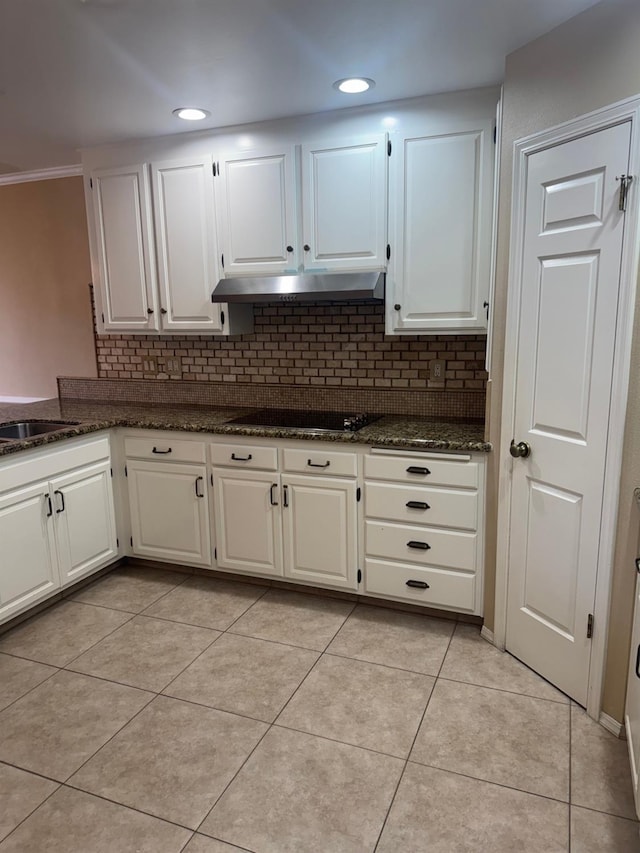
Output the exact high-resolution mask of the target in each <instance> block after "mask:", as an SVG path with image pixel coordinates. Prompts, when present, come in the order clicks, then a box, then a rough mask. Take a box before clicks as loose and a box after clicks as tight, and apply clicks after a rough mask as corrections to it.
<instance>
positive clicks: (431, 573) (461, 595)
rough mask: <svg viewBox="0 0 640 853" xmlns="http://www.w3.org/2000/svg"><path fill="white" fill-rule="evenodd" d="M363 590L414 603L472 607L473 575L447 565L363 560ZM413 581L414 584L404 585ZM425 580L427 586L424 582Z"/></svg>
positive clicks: (473, 596)
mask: <svg viewBox="0 0 640 853" xmlns="http://www.w3.org/2000/svg"><path fill="white" fill-rule="evenodd" d="M364 578H365V581H364V583H365V592H368V593H371V594H372V595H382V596H384V597H385V598H398V599H401V600H402V601H410V602H412V603H413V604H425V605H429V606H430V607H447V608H450V609H451V610H466V611H468V612H474V611H475V597H476V582H477V581H476V576H475V575H473V574H466V573H464V572H455V571H450V570H448V569H436V568H431V567H429V568H427V567H422V566H409V565H402V564H399V563H385V562H384V561H382V560H365V567H364ZM408 582H413V583H414V584H416V586H412V585H409V586H408V585H407V583H408ZM423 584H426V586H423Z"/></svg>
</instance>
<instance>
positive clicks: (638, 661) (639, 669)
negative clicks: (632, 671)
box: [636, 646, 640, 678]
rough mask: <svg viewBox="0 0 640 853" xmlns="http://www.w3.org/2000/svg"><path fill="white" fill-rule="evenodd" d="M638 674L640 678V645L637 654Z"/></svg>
mask: <svg viewBox="0 0 640 853" xmlns="http://www.w3.org/2000/svg"><path fill="white" fill-rule="evenodd" d="M636 675H637V676H638V678H640V646H638V652H637V654H636Z"/></svg>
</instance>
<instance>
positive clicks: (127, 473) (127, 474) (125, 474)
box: [124, 465, 129, 477]
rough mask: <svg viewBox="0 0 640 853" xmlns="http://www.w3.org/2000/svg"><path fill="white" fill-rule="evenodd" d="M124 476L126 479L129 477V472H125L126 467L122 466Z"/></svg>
mask: <svg viewBox="0 0 640 853" xmlns="http://www.w3.org/2000/svg"><path fill="white" fill-rule="evenodd" d="M124 476H125V477H128V476H129V472H128V471H127V466H126V465H125V466H124Z"/></svg>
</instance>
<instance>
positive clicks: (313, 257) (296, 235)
mask: <svg viewBox="0 0 640 853" xmlns="http://www.w3.org/2000/svg"><path fill="white" fill-rule="evenodd" d="M301 157H302V160H301V176H300V181H299V183H297V182H296V178H295V176H296V168H295V148H294V147H293V146H287V145H283V146H282V147H281V148H280V149H275V150H274V149H272V150H265V151H261V150H255V151H251V152H246V153H242V152H239V153H237V154H233V155H231V154H230V155H226V156H224V157H223V158H222V160H221V161H220V163H221V165H220V195H219V205H218V210H219V220H220V234H221V242H222V251H223V254H224V271H225V275H227V276H238V275H254V274H269V273H271V274H274V275H276V274H279V273H283V272H294V271H296V270H298V269H301V270H307V271H320V270H331V271H342V272H344V271H351V270H376V269H380V270H381V269H384V268H385V267H386V263H387V260H386V251H387V159H388V157H387V137H386V135H385V134H383V133H382V134H371V135H369V136H367V137H365V138H360V137H357V138H354V139H348V140H347V139H341V140H338V141H336V142H335V143H327V142H326V141H325V142H323V143H321V144H318V145H312V144H304V145H302V146H301ZM298 207H299V208H300V210H301V214H302V216H301V219H298V220H297V219H296V210H297V209H298Z"/></svg>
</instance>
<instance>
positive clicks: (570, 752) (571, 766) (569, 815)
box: [567, 702, 573, 853]
mask: <svg viewBox="0 0 640 853" xmlns="http://www.w3.org/2000/svg"><path fill="white" fill-rule="evenodd" d="M572 750H573V707H572V705H571V702H569V808H568V810H567V816H568V824H569V826H568V827H567V832H568V835H569V843H568V845H567V850H568V853H571V834H572V833H571V815H572V810H573V807H572V803H571V793H572V792H571V782H572V776H573V752H572Z"/></svg>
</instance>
